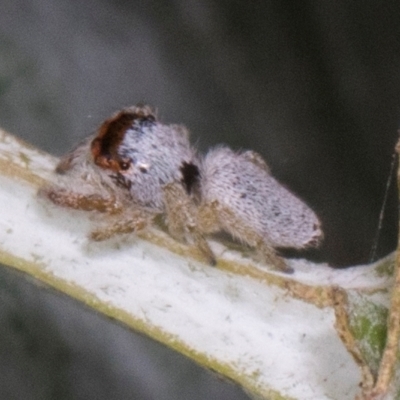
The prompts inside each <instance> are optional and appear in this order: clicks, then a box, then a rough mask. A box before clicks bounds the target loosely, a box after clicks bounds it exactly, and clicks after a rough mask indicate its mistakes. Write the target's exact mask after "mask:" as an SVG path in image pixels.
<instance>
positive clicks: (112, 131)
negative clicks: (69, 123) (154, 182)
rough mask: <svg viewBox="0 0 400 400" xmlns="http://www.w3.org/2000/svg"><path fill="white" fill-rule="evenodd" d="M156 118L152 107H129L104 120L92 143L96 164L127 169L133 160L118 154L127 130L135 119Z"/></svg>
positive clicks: (116, 169) (109, 167)
mask: <svg viewBox="0 0 400 400" xmlns="http://www.w3.org/2000/svg"><path fill="white" fill-rule="evenodd" d="M137 119H139V120H143V119H147V120H153V121H154V120H155V119H156V117H155V115H154V113H153V111H152V110H151V109H150V107H136V106H134V107H128V108H125V109H123V110H122V111H119V112H117V113H116V114H114V115H113V116H112V117H111V118H109V119H107V120H106V121H104V122H103V124H102V125H101V126H100V128H99V133H98V135H97V136H96V137H95V138H94V139H93V141H92V143H91V152H92V155H93V160H94V163H95V164H96V165H98V166H99V167H101V168H104V169H110V170H112V171H115V172H120V171H126V170H127V169H128V168H129V167H130V164H131V160H129V159H123V158H122V157H121V156H120V155H119V154H118V148H119V145H120V144H121V142H122V141H123V139H124V136H125V133H126V131H127V130H128V129H129V128H130V127H131V126H132V124H133V123H134V121H135V120H137Z"/></svg>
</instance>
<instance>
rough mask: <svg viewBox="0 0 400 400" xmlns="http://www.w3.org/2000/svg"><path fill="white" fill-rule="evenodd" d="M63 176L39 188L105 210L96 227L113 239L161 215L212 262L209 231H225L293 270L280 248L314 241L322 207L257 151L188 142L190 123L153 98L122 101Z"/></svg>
mask: <svg viewBox="0 0 400 400" xmlns="http://www.w3.org/2000/svg"><path fill="white" fill-rule="evenodd" d="M55 172H56V175H57V177H58V178H57V179H56V181H57V182H56V183H51V184H48V185H47V186H45V187H43V188H41V189H40V195H41V196H45V197H47V198H48V199H50V200H51V201H52V202H53V203H55V204H57V205H60V206H63V207H70V208H74V209H79V210H86V211H96V212H98V213H103V214H106V215H107V218H105V221H106V223H105V224H102V225H99V226H98V227H96V229H95V230H93V231H92V232H91V234H90V236H91V238H92V239H93V240H97V241H100V240H105V239H108V238H110V237H112V236H113V235H115V234H121V233H129V232H137V231H140V230H143V229H146V227H148V226H149V225H151V224H152V223H153V220H154V219H155V218H156V217H157V216H160V215H161V216H163V217H164V219H165V222H166V226H167V227H168V231H169V233H170V234H171V236H173V237H174V238H176V239H178V240H180V241H186V242H190V243H193V244H194V246H196V247H197V248H198V249H199V250H200V252H201V253H202V254H203V256H204V258H205V260H206V261H207V262H208V263H209V264H212V265H215V264H216V258H215V256H214V254H213V252H212V250H211V249H210V247H209V244H208V242H207V240H206V237H207V235H209V234H212V233H216V232H220V231H223V232H227V233H228V234H230V235H231V236H232V237H234V238H236V239H238V240H239V241H241V242H243V243H245V244H247V245H249V246H250V247H253V248H254V249H256V251H257V252H258V254H259V255H260V256H261V258H262V260H263V261H264V262H266V263H271V264H272V265H274V266H275V267H276V268H278V269H279V270H281V271H284V272H293V270H292V268H291V267H290V266H288V264H287V263H286V261H285V260H284V259H283V258H282V257H280V256H278V255H277V253H276V251H275V248H276V247H292V248H296V249H303V248H306V247H310V246H311V247H315V246H317V245H318V244H319V242H320V241H321V239H322V236H323V234H322V230H321V227H320V222H319V220H318V218H317V216H316V215H315V213H314V212H313V211H312V210H311V209H310V208H309V207H308V206H307V205H306V204H305V203H303V202H302V201H301V200H300V199H299V198H297V197H296V196H295V195H294V194H292V193H291V192H290V191H288V190H287V189H286V188H285V187H284V186H282V185H281V184H280V183H279V182H278V181H277V180H276V179H275V178H273V176H272V175H271V174H270V172H269V169H268V166H267V164H266V163H265V161H264V160H263V159H262V157H261V156H260V155H259V154H258V153H256V152H254V151H244V152H234V151H232V150H231V149H229V148H228V147H225V146H219V147H216V148H214V149H211V150H210V151H209V152H208V153H207V154H206V155H205V156H202V155H200V154H199V153H198V152H197V151H196V149H195V148H193V147H192V146H191V145H190V142H189V134H188V131H187V129H186V128H185V127H184V126H181V125H167V124H164V123H161V122H160V121H159V120H158V119H157V117H156V115H155V113H154V112H153V110H152V109H151V108H150V107H149V106H132V107H127V108H124V109H122V110H120V111H118V112H116V113H115V114H114V115H112V116H111V117H110V118H109V119H107V120H106V121H104V122H103V124H102V125H101V126H100V128H99V129H98V131H97V133H96V134H94V135H91V136H89V137H88V138H86V139H85V140H83V141H82V142H81V143H80V144H79V145H78V146H77V147H76V148H75V149H73V150H72V151H70V152H69V153H67V154H66V155H65V156H63V157H62V158H61V160H60V162H59V164H58V165H57V167H56V170H55Z"/></svg>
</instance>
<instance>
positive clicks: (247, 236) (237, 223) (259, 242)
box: [198, 200, 293, 273]
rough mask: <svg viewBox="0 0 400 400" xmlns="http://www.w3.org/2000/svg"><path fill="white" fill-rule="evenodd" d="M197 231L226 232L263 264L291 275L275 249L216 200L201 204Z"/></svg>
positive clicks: (289, 269) (290, 271) (290, 270)
mask: <svg viewBox="0 0 400 400" xmlns="http://www.w3.org/2000/svg"><path fill="white" fill-rule="evenodd" d="M198 220H199V229H200V231H201V232H203V233H216V232H219V231H225V232H228V233H229V234H230V235H232V237H234V238H236V239H238V240H239V241H241V242H242V243H245V244H247V245H249V246H250V247H252V248H254V249H255V250H256V252H257V253H258V255H259V256H260V258H261V259H262V261H263V262H265V263H267V264H271V265H272V266H273V267H275V268H276V269H277V270H279V271H282V272H286V273H293V269H292V268H291V267H290V266H289V265H287V263H286V261H285V260H284V259H283V258H282V257H279V256H278V255H277V254H276V251H275V249H274V248H273V247H272V246H271V245H270V244H269V243H268V241H267V240H266V239H265V238H264V237H263V236H262V235H260V234H259V233H258V232H257V231H256V230H255V229H252V228H251V226H250V225H249V224H248V222H246V221H244V220H243V219H242V218H240V217H239V216H237V215H236V214H235V213H234V212H233V211H232V210H231V209H230V208H229V207H225V206H222V205H221V204H220V203H219V202H218V201H217V200H214V201H212V202H210V203H203V204H202V205H201V206H200V207H199V211H198Z"/></svg>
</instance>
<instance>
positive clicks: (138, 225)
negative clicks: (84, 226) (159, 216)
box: [90, 209, 155, 241]
mask: <svg viewBox="0 0 400 400" xmlns="http://www.w3.org/2000/svg"><path fill="white" fill-rule="evenodd" d="M154 217H155V214H153V213H149V212H147V211H144V210H141V209H137V210H128V211H126V212H123V213H121V214H119V215H117V216H113V217H110V219H109V220H108V221H107V222H106V223H105V224H102V225H101V227H98V228H96V229H95V230H93V231H92V232H91V234H90V238H91V239H92V240H95V241H102V240H107V239H110V238H111V237H113V236H115V235H121V234H124V233H132V232H138V231H141V230H143V229H145V228H146V227H148V226H149V225H150V224H151V222H152V220H153V218H154Z"/></svg>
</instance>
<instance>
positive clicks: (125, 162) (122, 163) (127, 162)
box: [119, 161, 131, 171]
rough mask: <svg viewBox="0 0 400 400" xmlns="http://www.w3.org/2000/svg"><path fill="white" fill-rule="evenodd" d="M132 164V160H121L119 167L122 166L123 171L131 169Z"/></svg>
mask: <svg viewBox="0 0 400 400" xmlns="http://www.w3.org/2000/svg"><path fill="white" fill-rule="evenodd" d="M130 166H131V162H130V161H120V162H119V167H120V168H121V170H122V171H126V170H127V169H129V167H130Z"/></svg>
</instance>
